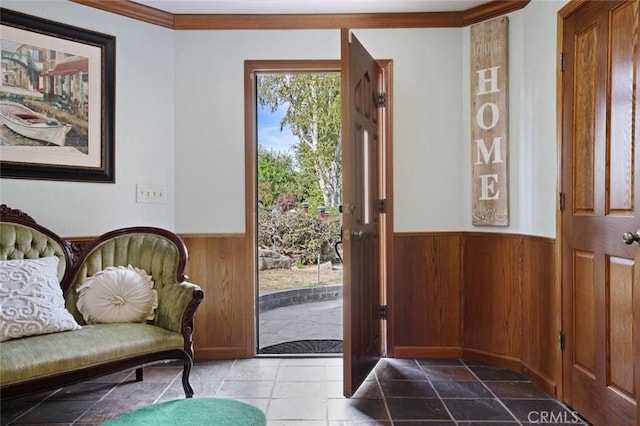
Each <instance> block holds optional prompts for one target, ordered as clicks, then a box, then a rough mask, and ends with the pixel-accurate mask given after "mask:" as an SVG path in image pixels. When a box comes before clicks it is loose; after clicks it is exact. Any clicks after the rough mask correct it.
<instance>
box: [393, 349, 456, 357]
mask: <svg viewBox="0 0 640 426" xmlns="http://www.w3.org/2000/svg"><path fill="white" fill-rule="evenodd" d="M393 356H394V357H395V358H460V357H462V348H461V347H459V346H396V347H395V348H394V350H393Z"/></svg>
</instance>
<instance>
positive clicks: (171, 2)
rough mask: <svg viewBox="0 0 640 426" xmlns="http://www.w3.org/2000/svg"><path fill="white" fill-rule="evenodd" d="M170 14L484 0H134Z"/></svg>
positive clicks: (429, 6) (418, 8)
mask: <svg viewBox="0 0 640 426" xmlns="http://www.w3.org/2000/svg"><path fill="white" fill-rule="evenodd" d="M134 2H135V3H140V4H143V5H146V6H150V7H153V8H156V9H160V10H163V11H165V12H169V13H172V14H236V13H237V14H264V13H275V14H289V13H312V14H313V13H400V12H451V11H462V10H467V9H470V8H472V7H475V6H478V5H480V4H483V3H487V0H135V1H134Z"/></svg>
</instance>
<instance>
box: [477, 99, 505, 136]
mask: <svg viewBox="0 0 640 426" xmlns="http://www.w3.org/2000/svg"><path fill="white" fill-rule="evenodd" d="M487 107H489V108H490V109H491V125H489V126H487V125H486V124H485V122H484V110H485V109H486V108H487ZM498 120H500V111H499V110H498V105H496V104H494V103H492V102H487V103H486V104H482V105H481V106H480V108H478V112H477V113H476V123H477V124H478V126H480V128H481V129H483V130H489V129H493V128H494V127H496V124H498Z"/></svg>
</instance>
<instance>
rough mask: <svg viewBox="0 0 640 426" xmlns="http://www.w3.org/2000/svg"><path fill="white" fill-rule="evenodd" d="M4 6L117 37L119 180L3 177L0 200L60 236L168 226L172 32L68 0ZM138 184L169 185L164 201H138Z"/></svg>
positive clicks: (172, 177) (172, 181)
mask: <svg viewBox="0 0 640 426" xmlns="http://www.w3.org/2000/svg"><path fill="white" fill-rule="evenodd" d="M2 7H5V8H8V9H11V10H15V11H18V12H23V13H27V14H30V15H35V16H41V17H46V18H47V19H51V20H54V21H57V22H61V23H65V24H70V25H75V26H79V27H82V28H86V29H91V30H93V31H98V32H102V33H106V34H111V35H115V36H116V37H117V40H116V108H115V109H116V116H115V127H116V130H115V148H116V158H115V160H116V161H115V163H116V173H115V176H116V183H115V184H103V183H78V182H55V181H35V180H20V179H2V180H1V181H0V200H1V202H2V203H5V204H8V205H9V206H10V207H14V208H19V209H21V210H23V211H25V212H27V213H29V214H30V215H31V216H32V217H33V218H34V219H36V220H37V221H38V222H40V223H42V224H43V225H45V226H47V227H49V228H51V229H53V230H54V231H56V232H58V233H59V234H61V235H65V236H81V235H97V234H100V233H102V232H106V231H108V230H111V229H115V228H118V227H123V226H132V225H152V226H160V227H166V228H169V229H173V227H174V222H175V218H174V199H175V166H174V133H175V131H174V108H175V107H174V105H175V96H174V81H175V77H174V68H173V63H174V47H173V45H174V32H173V31H171V30H168V29H164V28H161V27H158V26H154V25H150V24H145V23H142V22H139V21H135V20H133V19H129V18H123V17H120V16H118V15H115V14H111V13H105V12H101V11H99V10H97V9H93V8H90V7H86V6H81V5H78V4H74V3H71V2H68V1H62V0H53V1H11V0H3V1H2ZM136 183H150V184H162V185H166V186H167V193H168V200H167V203H166V204H137V203H136V202H135V191H136Z"/></svg>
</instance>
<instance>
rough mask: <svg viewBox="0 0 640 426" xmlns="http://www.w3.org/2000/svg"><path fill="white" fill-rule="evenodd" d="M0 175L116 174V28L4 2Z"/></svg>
mask: <svg viewBox="0 0 640 426" xmlns="http://www.w3.org/2000/svg"><path fill="white" fill-rule="evenodd" d="M0 43H1V52H2V58H1V59H2V70H1V73H2V74H1V78H0V124H1V125H0V177H2V178H19V179H47V180H65V181H85V182H106V183H114V182H115V158H114V157H115V141H114V130H115V123H114V114H115V49H116V39H115V37H114V36H111V35H107V34H102V33H97V32H94V31H87V30H84V29H82V28H79V27H73V26H70V25H64V24H60V23H56V22H53V21H49V20H45V19H41V18H37V17H34V16H29V15H25V14H22V13H18V12H15V11H11V10H8V9H2V8H0Z"/></svg>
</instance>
